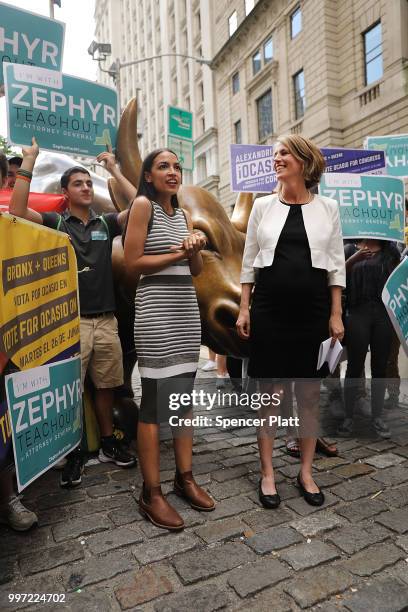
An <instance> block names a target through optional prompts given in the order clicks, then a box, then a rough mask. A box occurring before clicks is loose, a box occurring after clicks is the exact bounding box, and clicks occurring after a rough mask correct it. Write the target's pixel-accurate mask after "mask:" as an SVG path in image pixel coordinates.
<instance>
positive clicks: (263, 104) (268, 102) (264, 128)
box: [256, 89, 273, 140]
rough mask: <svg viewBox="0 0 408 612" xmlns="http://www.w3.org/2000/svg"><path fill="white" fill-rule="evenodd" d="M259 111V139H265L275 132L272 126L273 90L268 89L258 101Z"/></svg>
mask: <svg viewBox="0 0 408 612" xmlns="http://www.w3.org/2000/svg"><path fill="white" fill-rule="evenodd" d="M256 107H257V112H258V140H264V139H265V138H266V137H267V136H270V135H271V134H272V132H273V126H272V90H271V89H268V91H267V92H266V93H264V94H263V96H261V97H260V98H258V99H257V101H256Z"/></svg>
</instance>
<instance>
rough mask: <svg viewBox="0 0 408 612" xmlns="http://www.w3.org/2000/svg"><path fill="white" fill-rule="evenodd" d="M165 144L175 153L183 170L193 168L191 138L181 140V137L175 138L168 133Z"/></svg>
mask: <svg viewBox="0 0 408 612" xmlns="http://www.w3.org/2000/svg"><path fill="white" fill-rule="evenodd" d="M167 146H168V147H169V149H171V150H172V151H174V153H176V155H177V157H178V158H179V160H180V163H181V165H182V168H183V170H194V144H193V141H192V140H183V138H176V137H174V136H171V135H170V134H169V136H168V137H167Z"/></svg>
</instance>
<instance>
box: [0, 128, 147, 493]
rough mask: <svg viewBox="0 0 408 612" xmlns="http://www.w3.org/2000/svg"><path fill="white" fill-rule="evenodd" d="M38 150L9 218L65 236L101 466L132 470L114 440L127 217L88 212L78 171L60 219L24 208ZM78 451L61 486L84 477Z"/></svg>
mask: <svg viewBox="0 0 408 612" xmlns="http://www.w3.org/2000/svg"><path fill="white" fill-rule="evenodd" d="M38 152H39V148H38V145H37V143H36V141H35V139H34V138H33V144H32V146H30V147H23V163H22V165H21V169H20V170H19V171H18V172H17V179H16V185H15V187H14V190H13V195H12V198H11V201H10V214H12V215H16V216H17V217H23V218H25V219H28V220H29V221H33V222H34V223H41V224H43V225H46V226H47V227H50V228H52V229H57V230H59V231H62V232H65V233H67V234H68V235H69V236H70V238H71V242H72V246H73V247H74V250H75V254H76V257H77V265H78V281H79V301H80V313H81V321H80V338H81V358H82V383H83V382H84V379H85V374H86V372H87V371H88V373H89V374H90V377H91V379H92V382H93V383H94V385H95V389H96V392H95V412H96V417H97V421H98V425H99V430H100V434H101V449H100V451H99V456H98V458H99V460H100V461H101V462H104V463H105V462H113V463H115V464H116V465H118V466H119V467H133V466H134V465H135V464H136V459H135V458H134V457H133V456H132V455H130V454H129V453H128V452H127V451H126V450H125V449H124V448H123V447H122V446H121V444H120V442H119V441H118V440H117V439H116V438H115V436H114V435H113V416H112V409H113V397H114V389H115V388H116V387H119V386H120V385H122V384H123V365H122V350H121V345H120V341H119V336H118V331H117V321H116V318H115V316H114V311H115V296H114V290H113V273H112V260H111V253H112V240H113V238H114V237H115V236H118V235H120V234H121V233H122V227H123V226H124V223H125V221H126V218H127V214H128V211H127V210H126V211H123V212H121V213H119V214H117V213H109V214H107V215H100V216H99V215H97V214H96V213H95V212H94V211H93V210H92V208H91V207H92V202H93V198H94V191H93V185H92V179H91V177H90V175H89V172H88V171H87V170H86V169H85V168H82V167H80V166H75V167H73V168H69V169H68V170H66V171H65V172H64V174H63V175H62V177H61V189H62V193H63V194H64V195H65V199H66V203H67V208H66V210H65V212H64V213H63V214H62V215H59V214H58V213H54V212H46V213H38V212H36V211H34V210H31V209H29V208H27V200H28V194H29V185H30V181H31V177H32V171H33V168H34V164H35V161H36V158H37V156H38ZM82 461H83V459H82V455H81V452H80V451H73V453H71V454H70V455H69V456H68V462H67V464H66V466H65V467H64V470H63V472H62V475H61V482H60V484H61V486H62V487H72V486H77V485H79V484H80V482H81V474H82V471H83V465H82Z"/></svg>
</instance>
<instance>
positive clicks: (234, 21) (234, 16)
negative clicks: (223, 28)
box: [228, 11, 238, 36]
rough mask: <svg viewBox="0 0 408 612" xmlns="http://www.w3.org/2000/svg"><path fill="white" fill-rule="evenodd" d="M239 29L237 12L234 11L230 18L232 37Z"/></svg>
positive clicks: (229, 28)
mask: <svg viewBox="0 0 408 612" xmlns="http://www.w3.org/2000/svg"><path fill="white" fill-rule="evenodd" d="M237 27H238V17H237V11H234V12H233V13H232V15H231V16H230V17H229V18H228V31H229V35H230V36H232V35H233V33H234V32H235V30H236V29H237Z"/></svg>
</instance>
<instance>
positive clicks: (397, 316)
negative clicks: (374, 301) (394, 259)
mask: <svg viewBox="0 0 408 612" xmlns="http://www.w3.org/2000/svg"><path fill="white" fill-rule="evenodd" d="M382 300H383V302H384V305H385V307H386V309H387V312H388V314H389V316H390V319H391V323H392V324H393V326H394V329H395V332H396V334H397V336H398V338H399V339H400V341H401V345H402V348H403V349H404V351H405V354H406V355H407V357H408V257H405V259H404V260H403V261H402V262H401V263H400V265H399V266H397V267H396V268H395V270H394V271H393V272H392V274H391V276H390V277H389V278H388V280H387V282H386V283H385V285H384V289H383V292H382Z"/></svg>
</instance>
